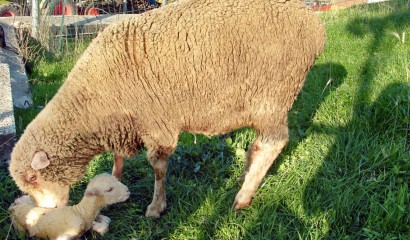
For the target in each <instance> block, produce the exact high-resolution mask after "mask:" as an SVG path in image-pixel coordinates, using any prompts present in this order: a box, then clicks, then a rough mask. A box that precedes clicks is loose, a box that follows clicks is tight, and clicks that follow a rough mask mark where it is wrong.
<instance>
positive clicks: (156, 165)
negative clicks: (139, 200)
mask: <svg viewBox="0 0 410 240" xmlns="http://www.w3.org/2000/svg"><path fill="white" fill-rule="evenodd" d="M172 151H173V149H172V150H168V151H166V150H164V149H163V148H162V149H148V152H147V158H148V160H149V161H150V164H151V166H152V168H153V169H154V174H155V185H154V196H153V198H152V202H151V204H150V205H149V206H148V208H147V212H146V214H145V216H146V217H151V218H159V216H160V214H161V213H162V212H163V211H164V210H165V208H166V206H167V202H166V197H165V174H166V171H167V161H168V157H169V155H171V153H172Z"/></svg>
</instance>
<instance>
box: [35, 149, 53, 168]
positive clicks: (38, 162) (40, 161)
mask: <svg viewBox="0 0 410 240" xmlns="http://www.w3.org/2000/svg"><path fill="white" fill-rule="evenodd" d="M48 165H50V160H49V159H48V157H47V154H46V153H45V152H37V153H36V154H34V157H33V159H32V160H31V167H32V168H33V169H34V170H40V169H43V168H45V167H47V166H48Z"/></svg>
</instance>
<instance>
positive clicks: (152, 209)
mask: <svg viewBox="0 0 410 240" xmlns="http://www.w3.org/2000/svg"><path fill="white" fill-rule="evenodd" d="M166 207H167V204H166V203H165V202H164V203H162V204H159V206H158V205H155V204H152V203H151V204H150V205H149V206H148V208H147V212H146V213H145V216H146V217H149V218H159V217H160V216H161V213H162V212H163V211H164V210H165V208H166Z"/></svg>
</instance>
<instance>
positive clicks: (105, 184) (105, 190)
mask: <svg viewBox="0 0 410 240" xmlns="http://www.w3.org/2000/svg"><path fill="white" fill-rule="evenodd" d="M85 196H89V197H90V196H103V197H104V203H105V204H106V205H109V204H114V203H119V202H124V201H125V200H127V199H128V198H129V196H130V192H129V190H128V187H127V186H125V185H124V184H122V183H121V182H119V181H118V180H117V179H115V178H114V177H113V176H111V175H109V174H107V173H103V174H100V175H97V176H95V177H94V178H93V179H92V180H91V181H90V183H89V184H88V186H87V190H86V191H85Z"/></svg>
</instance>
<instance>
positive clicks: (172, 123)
mask: <svg viewBox="0 0 410 240" xmlns="http://www.w3.org/2000/svg"><path fill="white" fill-rule="evenodd" d="M324 44H325V32H324V29H323V26H322V24H321V22H320V20H319V18H318V16H316V15H315V14H314V13H313V12H312V11H311V10H309V9H308V8H307V7H306V6H304V5H303V3H301V2H300V1H299V0H223V1H219V0H192V1H191V0H185V1H180V2H178V3H176V4H172V5H169V6H166V7H164V8H161V9H155V10H153V11H150V12H147V13H144V14H141V15H138V16H135V17H132V18H129V19H126V20H123V21H118V22H116V23H114V24H112V25H110V26H109V27H107V28H106V29H105V30H104V31H103V32H101V33H100V34H99V35H98V36H97V37H96V38H95V39H94V40H93V42H92V43H91V44H90V46H89V47H88V49H87V50H86V51H85V53H84V54H83V56H82V57H81V58H80V59H79V61H78V62H77V64H76V65H75V67H74V68H73V70H72V71H71V73H70V74H69V76H68V78H67V80H66V81H65V83H64V84H63V86H62V87H61V89H60V90H59V91H58V93H57V94H56V95H55V97H54V98H53V99H52V100H51V101H50V102H49V104H48V105H47V106H46V107H45V108H44V110H43V111H42V112H41V113H40V114H39V115H38V116H37V117H36V118H35V119H34V120H33V121H32V122H31V123H30V125H29V126H28V127H27V128H26V130H25V132H24V134H23V135H22V136H21V138H20V140H19V141H18V143H17V144H16V146H15V148H14V151H13V153H12V160H11V162H10V173H11V175H12V177H13V179H14V180H15V181H16V183H17V185H18V186H19V188H20V189H21V190H22V191H24V192H27V193H29V194H30V195H31V196H32V197H33V198H34V199H35V201H36V202H37V203H38V204H39V205H41V206H56V205H57V206H60V205H62V204H64V203H66V202H67V200H68V189H69V186H70V185H71V184H73V183H75V182H77V181H79V180H80V179H81V178H82V176H83V174H84V171H85V169H86V165H87V163H88V162H89V161H90V159H91V158H92V157H93V156H95V155H97V154H99V153H101V152H104V151H113V152H115V153H116V155H119V156H133V155H135V154H136V153H137V152H138V150H139V149H140V148H141V147H142V146H145V147H146V148H147V149H148V154H147V157H148V159H149V160H150V163H151V165H152V166H153V169H154V171H155V189H154V198H153V201H152V203H151V205H150V206H149V207H148V210H147V216H151V217H158V216H159V214H160V213H161V212H162V211H163V210H164V209H165V206H166V202H165V187H164V182H165V178H164V176H165V172H166V165H167V159H168V156H169V155H170V154H171V153H172V152H173V151H174V149H175V147H176V145H177V140H178V136H179V134H180V132H181V131H189V132H194V133H205V134H220V133H225V132H229V131H231V130H233V129H237V128H240V127H243V126H250V127H253V128H255V129H256V130H257V133H258V136H257V138H256V140H255V142H254V144H253V146H252V148H251V149H250V151H249V153H248V162H247V165H246V168H245V170H244V176H243V180H244V183H243V186H242V188H241V190H240V191H239V193H238V195H237V196H236V199H235V204H234V206H235V208H237V209H239V208H243V207H246V206H248V205H249V204H250V202H251V200H252V197H253V196H254V194H255V192H256V190H257V188H258V186H259V184H260V182H261V180H262V178H263V176H264V175H265V173H266V172H267V170H268V169H269V167H270V166H271V164H272V163H273V161H274V160H275V159H276V157H277V156H278V154H279V153H280V152H281V150H282V148H283V147H284V146H285V145H286V143H287V141H288V128H287V114H288V111H289V109H290V108H291V107H292V104H293V102H294V100H295V98H296V96H297V94H298V92H299V90H300V89H301V87H302V85H303V83H304V79H305V76H306V74H307V72H308V71H309V69H310V67H311V66H312V65H313V63H314V61H315V58H316V57H317V56H318V55H319V54H320V53H321V52H322V51H323V48H324ZM44 156H46V157H44ZM36 159H37V160H36ZM38 159H42V160H41V161H40V160H38ZM43 160H44V161H43Z"/></svg>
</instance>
